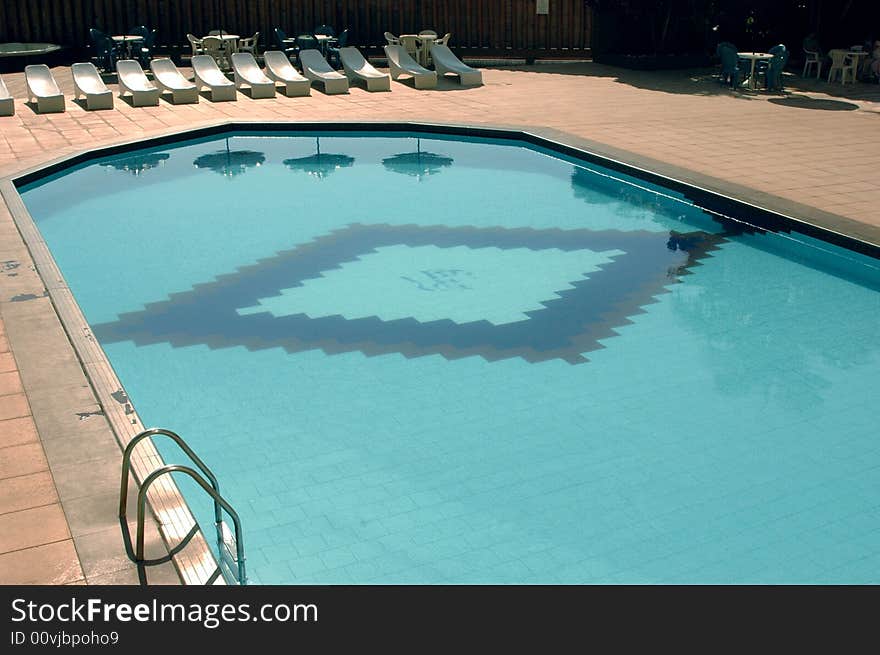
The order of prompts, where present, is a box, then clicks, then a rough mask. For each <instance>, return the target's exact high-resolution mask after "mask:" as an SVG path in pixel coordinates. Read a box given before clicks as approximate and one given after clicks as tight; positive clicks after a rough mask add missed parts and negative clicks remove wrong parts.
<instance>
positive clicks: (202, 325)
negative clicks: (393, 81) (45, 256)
mask: <svg viewBox="0 0 880 655" xmlns="http://www.w3.org/2000/svg"><path fill="white" fill-rule="evenodd" d="M22 197H23V199H24V201H25V203H26V205H27V207H28V210H29V212H30V213H31V215H32V216H33V218H34V220H35V221H36V223H37V225H38V227H39V229H40V232H41V233H42V235H43V237H44V238H45V240H46V241H47V243H48V244H49V246H50V248H51V250H52V253H53V255H54V257H55V260H56V261H57V263H58V265H59V267H60V269H61V271H62V272H63V274H64V276H65V278H66V280H67V283H68V284H69V286H70V288H71V289H72V290H73V292H74V294H75V296H76V299H77V301H78V303H79V305H80V307H81V308H82V310H83V312H84V314H85V316H86V318H87V319H88V321H89V323H90V324H91V326H92V328H93V332H94V334H95V335H96V336H97V337H98V339H99V341H100V343H101V345H102V346H103V348H104V350H105V352H106V353H107V356H108V357H109V359H110V362H111V363H112V365H113V367H114V369H115V370H116V372H117V374H118V375H119V377H120V379H121V380H122V381H123V383H124V384H125V390H126V392H127V394H128V397H129V398H131V400H132V402H133V403H134V406H135V407H136V408H137V411H138V412H139V414H140V416H141V417H142V419H143V420H144V422H145V423H147V424H151V425H162V426H166V427H169V428H171V429H174V430H176V431H178V432H180V433H181V434H182V435H184V436H185V437H186V438H187V440H188V441H189V442H190V443H191V444H192V445H193V446H194V448H195V450H196V451H197V452H198V453H199V454H200V455H201V456H202V458H203V459H204V460H205V461H206V462H207V463H208V464H209V465H210V466H211V467H212V468H213V469H214V471H215V472H216V473H217V474H218V477H219V478H220V480H221V483H222V485H223V488H224V495H226V496H227V497H228V498H229V499H230V501H231V502H232V503H233V504H234V505H235V506H236V508H237V509H238V510H239V513H240V514H241V517H242V522H243V525H244V529H245V543H246V547H247V556H248V567H249V572H250V576H251V579H252V581H253V582H262V583H278V584H285V583H331V584H332V583H371V582H387V583H396V582H400V583H438V582H454V583H460V582H472V583H494V582H497V583H509V582H513V583H542V582H548V583H552V582H562V583H585V582H598V583H607V582H629V583H642V582H661V583H681V582H684V583H689V582H721V583H748V582H791V583H801V582H805V583H822V582H829V583H832V582H858V583H863V582H878V581H880V574H878V571H880V566H878V565H880V521H878V519H880V495H878V493H877V491H876V489H877V488H878V484H877V483H878V471H880V443H878V440H877V437H876V429H875V420H874V419H873V416H872V409H873V405H874V403H872V402H871V401H872V400H873V398H874V397H875V396H876V393H875V392H873V391H872V389H873V387H872V385H873V383H874V381H875V380H876V379H877V374H878V372H880V346H878V344H880V339H878V337H880V293H878V290H880V272H878V267H877V261H876V260H873V259H871V258H868V257H865V256H862V255H857V254H855V253H852V252H850V251H845V250H842V249H839V248H836V247H834V246H831V245H828V244H826V243H823V242H819V241H815V240H812V239H809V238H807V237H804V236H798V235H790V234H777V233H763V232H762V231H760V230H749V229H744V228H743V227H742V226H737V225H736V224H734V223H732V222H729V221H725V222H720V221H718V220H715V219H714V218H713V216H712V215H710V214H708V213H707V212H704V211H703V210H701V209H700V208H698V207H696V206H694V205H693V203H691V202H690V201H689V200H688V199H687V198H686V197H685V196H684V195H681V194H679V193H676V192H672V191H669V190H665V189H662V188H660V187H656V186H654V185H652V184H649V183H646V182H644V181H640V180H638V179H635V178H630V177H627V176H626V175H623V174H620V173H615V172H613V171H611V170H609V169H605V168H602V167H600V166H597V165H594V164H586V163H584V162H582V161H580V160H575V159H569V158H566V157H564V156H562V155H559V154H555V153H552V152H550V151H545V150H542V149H540V148H536V147H527V146H524V145H518V144H515V143H512V142H505V141H492V140H480V139H465V138H448V137H441V136H438V135H381V134H348V133H334V132H326V133H322V134H307V135H306V134H302V135H290V134H283V135H282V134H271V133H259V134H258V133H249V134H232V135H229V136H223V137H211V138H203V139H198V140H193V141H188V142H181V143H177V144H170V145H164V146H159V147H151V148H148V149H145V150H141V151H135V152H128V153H123V154H118V155H114V156H112V157H105V158H102V159H99V160H95V161H93V162H91V163H89V164H87V165H82V166H78V167H76V168H74V169H72V170H70V171H66V172H65V173H64V174H61V175H55V176H52V177H50V178H46V179H45V180H43V181H41V182H39V183H35V184H33V185H31V186H30V187H27V188H25V189H23V190H22ZM159 447H160V450H161V449H162V448H163V446H162V444H159ZM181 486H182V487H183V489H184V493H185V495H186V496H187V499H188V500H189V502H190V504H191V505H192V507H193V510H194V512H195V513H196V514H197V516H199V517H200V522H201V523H202V525H206V526H207V525H209V524H210V522H211V521H210V509H209V507H208V506H207V503H206V502H205V501H204V499H203V498H201V497H200V496H198V495H194V494H191V493H188V492H187V485H186V484H185V483H181Z"/></svg>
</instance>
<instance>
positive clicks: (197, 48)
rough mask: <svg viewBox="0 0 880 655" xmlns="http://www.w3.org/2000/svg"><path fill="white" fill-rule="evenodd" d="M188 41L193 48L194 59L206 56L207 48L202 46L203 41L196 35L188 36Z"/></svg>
mask: <svg viewBox="0 0 880 655" xmlns="http://www.w3.org/2000/svg"><path fill="white" fill-rule="evenodd" d="M186 40H187V41H189V45H190V47H191V48H192V56H193V57H195V56H196V55H203V54H205V47H204V46H203V45H202V40H201V39H200V38H198V37H197V36H196V35H195V34H187V35H186Z"/></svg>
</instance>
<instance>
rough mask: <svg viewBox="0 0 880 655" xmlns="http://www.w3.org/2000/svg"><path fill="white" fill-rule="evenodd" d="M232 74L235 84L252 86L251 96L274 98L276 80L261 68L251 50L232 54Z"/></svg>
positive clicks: (240, 86)
mask: <svg viewBox="0 0 880 655" xmlns="http://www.w3.org/2000/svg"><path fill="white" fill-rule="evenodd" d="M232 75H233V77H235V86H236V88H238V89H241V88H242V87H243V86H249V87H250V88H251V98H274V97H275V82H274V80H271V79H269V78H268V77H266V75H265V74H264V73H263V71H262V70H260V66H259V65H258V64H257V60H256V59H254V56H253V55H252V54H251V53H249V52H236V53H233V55H232Z"/></svg>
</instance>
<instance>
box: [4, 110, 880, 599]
mask: <svg viewBox="0 0 880 655" xmlns="http://www.w3.org/2000/svg"><path fill="white" fill-rule="evenodd" d="M258 132H259V133H265V132H276V133H278V132H290V133H314V132H335V133H340V132H343V133H344V132H352V133H354V132H361V133H365V132H366V133H379V134H381V133H387V134H426V135H443V136H453V137H455V136H461V137H470V138H484V139H492V140H498V141H506V142H510V144H511V145H515V144H516V145H530V146H533V147H537V148H541V149H544V150H546V151H549V152H552V153H556V154H559V155H562V156H565V157H568V158H570V159H573V160H575V161H580V162H583V163H585V164H594V165H599V166H603V167H605V168H607V169H610V170H613V171H615V172H617V173H621V174H625V175H628V176H631V177H633V178H636V179H639V180H642V181H644V182H647V183H650V184H654V185H657V186H660V187H663V188H666V189H669V190H671V191H675V192H678V193H681V194H682V195H684V196H685V197H686V198H687V199H688V200H690V201H691V202H693V203H694V204H695V205H697V206H698V207H699V208H700V209H702V210H704V211H706V212H708V213H709V214H713V215H715V216H716V217H718V218H719V219H720V222H725V221H732V222H734V223H736V224H739V225H741V226H743V227H744V228H746V229H747V230H751V231H762V232H768V231H769V232H797V233H800V234H803V235H806V236H808V237H811V238H814V239H817V240H820V241H824V242H826V243H830V244H833V245H835V246H839V247H841V248H845V249H847V250H851V251H854V252H857V253H860V254H863V255H867V256H869V257H872V258H876V259H880V229H878V228H875V227H873V226H870V225H867V224H863V223H859V222H858V221H855V220H852V219H846V218H844V217H840V216H836V215H834V214H829V213H827V212H823V211H821V210H817V209H815V208H810V207H808V206H798V205H797V203H795V202H792V201H786V200H784V199H780V198H777V197H775V196H771V195H768V194H766V193H763V192H760V191H757V190H752V189H749V188H747V187H737V185H735V184H733V183H725V182H724V181H723V180H718V179H717V178H711V177H709V176H703V175H701V174H699V173H696V172H693V171H689V170H687V169H683V168H678V167H675V166H672V165H669V164H665V163H664V162H661V161H656V160H650V159H648V158H646V157H640V156H638V155H636V154H634V153H629V152H626V151H620V150H617V151H613V152H611V151H612V150H613V149H610V148H609V147H607V146H604V145H603V144H601V143H598V142H590V141H586V140H584V139H581V138H578V137H574V136H572V135H570V134H567V133H565V132H561V131H556V130H552V129H549V128H520V127H504V126H487V125H455V124H435V123H425V122H406V121H404V122H399V121H395V122H371V121H357V122H341V121H323V122H322V121H318V122H306V123H298V122H289V121H281V122H265V121H258V122H257V121H255V122H248V121H222V122H219V123H214V124H212V125H209V126H202V127H197V128H188V129H183V130H175V131H169V132H166V133H163V134H161V135H157V136H151V137H142V138H137V139H130V140H125V141H120V142H118V143H114V144H111V145H107V146H101V147H97V148H94V149H89V150H84V151H81V152H78V153H74V154H70V155H65V156H62V157H58V158H56V159H53V160H47V161H45V162H43V163H41V164H38V165H34V166H31V167H29V168H24V169H22V170H20V171H19V172H17V173H14V174H11V175H8V176H5V177H3V178H0V196H2V197H3V199H4V200H5V202H6V204H7V206H8V208H9V210H10V213H11V215H12V218H13V221H14V223H15V225H16V226H17V228H18V230H19V232H20V233H21V236H22V239H23V241H24V244H25V246H26V247H27V249H28V251H29V253H30V256H31V259H32V260H33V262H34V264H35V268H36V270H37V271H38V273H39V275H40V277H41V280H42V283H43V285H44V286H45V287H46V289H47V292H48V295H49V296H50V298H51V300H52V306H53V308H54V311H55V312H56V313H57V315H58V316H59V318H60V319H61V323H62V325H63V326H64V329H65V330H66V331H67V334H68V336H69V339H70V342H71V344H72V346H73V349H74V351H75V352H76V355H77V357H78V358H79V361H80V364H81V365H82V368H83V370H84V372H85V374H86V377H87V379H88V380H89V383H90V384H91V386H92V390H93V392H94V394H95V396H96V398H97V401H98V403H100V406H101V407H102V409H103V410H104V414H105V416H106V418H107V421H108V423H109V424H110V427H111V429H112V431H113V432H114V434H115V435H116V438H117V442H118V444H119V445H120V449H121V448H124V446H125V445H126V444H127V443H128V441H130V439H131V438H132V437H134V436H135V434H137V433H139V432H141V431H142V430H144V429H146V427H147V426H144V425H143V423H142V422H141V421H140V418H139V416H138V415H137V412H136V410H135V408H134V407H133V406H132V405H131V403H129V402H128V401H127V398H126V397H125V394H124V387H123V385H122V383H121V381H120V380H119V379H118V377H117V376H116V374H115V372H114V370H113V368H112V366H111V365H110V362H109V360H108V359H107V357H106V355H105V354H104V351H103V349H102V348H101V346H100V345H99V344H98V342H97V340H96V339H95V338H94V336H93V335H92V332H91V328H90V326H89V325H88V323H87V322H86V321H85V318H84V316H83V315H82V312H81V310H80V309H79V306H78V305H77V303H76V300H75V299H74V298H73V295H72V294H71V292H70V290H69V288H68V287H67V284H66V281H65V280H64V277H63V275H62V274H61V272H60V270H59V269H58V267H57V264H56V263H55V261H54V259H53V257H52V255H51V252H50V251H49V249H48V247H47V245H46V244H45V242H44V241H43V239H42V237H41V235H40V234H39V231H38V230H37V228H36V225H35V224H34V222H33V219H32V218H31V216H30V214H29V213H28V211H27V209H26V207H25V205H24V202H23V201H22V199H21V196H20V195H19V193H18V189H20V188H21V187H23V186H25V185H28V184H31V183H33V182H37V181H39V180H41V179H44V178H46V177H48V176H51V175H54V174H56V173H59V172H61V171H63V170H65V169H67V168H70V167H72V166H76V165H79V164H83V163H87V162H89V161H91V160H94V159H97V158H100V157H107V156H113V155H118V154H122V153H126V152H130V151H132V150H138V149H142V148H149V147H156V146H164V145H171V144H176V143H180V142H183V141H188V140H192V139H199V138H206V137H214V136H221V135H224V134H229V133H236V134H248V133H258ZM600 153H601V154H600ZM622 159H627V160H630V161H636V162H638V165H636V164H632V163H626V162H624V161H621V160H622ZM650 168H655V169H660V170H664V171H665V173H658V172H654V171H652V170H650ZM679 177H683V178H696V179H697V180H698V181H705V185H706V186H712V185H715V186H722V187H724V188H725V191H726V192H728V193H733V194H739V195H754V196H759V197H765V198H767V199H770V200H775V201H777V202H770V203H768V204H777V205H780V204H781V205H782V206H783V207H785V208H786V210H787V211H789V212H790V213H792V214H803V213H806V214H808V215H811V219H812V220H804V219H800V218H795V217H794V216H791V215H788V214H787V213H782V212H780V211H776V210H771V209H767V208H764V207H761V206H759V205H757V204H754V203H752V202H749V201H746V200H741V199H737V198H734V197H731V196H730V195H726V194H725V193H722V192H719V191H712V190H709V189H706V188H704V186H700V185H699V184H695V183H688V182H685V181H682V180H681V179H678V178H679ZM800 208H802V209H803V210H804V211H803V212H801V211H798V210H799V209H800ZM817 217H818V219H819V220H816V219H817ZM822 222H824V223H826V224H827V225H826V226H823V225H820V224H819V223H822ZM829 226H830V227H829ZM860 229H861V230H866V231H867V232H868V233H869V234H870V237H869V238H868V239H863V238H859V237H857V236H854V235H853V234H852V232H856V233H857V232H859V231H860ZM875 234H876V236H875ZM874 241H876V242H874ZM120 392H121V393H120ZM120 397H121V398H125V400H126V402H124V403H123V402H120V401H119V398H120ZM169 427H172V428H173V426H169ZM183 436H184V437H185V436H186V435H183ZM145 445H148V446H149V449H148V452H146V453H144V455H143V457H141V458H139V459H138V458H134V459H135V460H136V461H134V462H133V464H134V466H133V469H134V472H135V476H136V478H137V479H138V480H139V481H140V480H143V479H144V477H145V475H146V474H147V473H149V471H152V470H155V469H156V468H158V466H161V465H162V464H164V463H165V462H164V460H163V459H162V458H161V456H160V455H159V454H158V451H156V450H155V446H153V445H152V443H150V440H149V439H148V440H146V441H145ZM159 492H160V493H159V495H158V497H157V498H155V499H152V498H151V503H150V504H151V509H152V512H153V514H154V516H156V517H157V519H159V522H160V525H161V526H162V528H163V529H162V536H163V538H164V539H165V542H166V545H167V546H168V547H169V548H171V547H172V546H173V545H174V544H175V543H176V542H177V541H178V539H179V538H180V536H181V535H183V534H185V533H186V532H187V531H188V530H189V528H190V525H191V523H189V524H188V523H187V522H188V521H192V520H193V519H192V514H191V512H190V511H189V507H188V505H187V503H186V500H185V499H184V498H183V497H182V495H181V494H180V492H179V490H177V488H176V486H175V485H174V484H173V482H172V481H170V479H169V481H168V484H167V485H166V486H165V487H164V488H162V489H160V490H159ZM187 551H190V552H188V553H187V554H186V555H185V556H183V557H181V555H178V557H177V558H175V565H176V567H177V569H178V572H179V573H180V576H181V578H182V580H183V582H184V584H199V583H201V582H203V581H204V580H205V579H206V577H207V574H209V572H210V570H212V569H213V565H214V564H213V563H214V562H215V560H214V557H213V555H212V554H211V551H210V548H209V547H208V544H207V541H206V539H205V538H204V537H201V538H200V539H198V540H196V541H195V542H194V543H193V544H192V545H191V546H190V547H189V548H188V549H187ZM184 552H186V551H184Z"/></svg>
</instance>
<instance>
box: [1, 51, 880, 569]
mask: <svg viewBox="0 0 880 655" xmlns="http://www.w3.org/2000/svg"><path fill="white" fill-rule="evenodd" d="M184 70H185V72H189V71H186V69H184ZM53 72H54V75H55V77H56V79H57V80H58V81H59V83H60V84H61V86H62V89H63V91H64V93H65V94H66V101H67V110H66V112H64V113H61V114H37V113H35V112H34V110H33V109H32V108H31V107H30V106H29V105H27V104H25V102H24V98H25V95H26V92H25V88H24V87H25V85H24V79H23V75H22V74H21V73H17V74H5V75H4V76H3V78H4V80H5V82H6V84H7V86H8V87H9V90H10V91H11V92H12V94H13V95H14V96H15V98H16V102H15V115H14V116H12V117H2V118H0V182H3V181H4V180H9V179H11V178H14V177H16V176H17V175H19V174H20V173H21V172H23V171H26V170H30V169H33V168H36V167H39V166H40V165H43V164H45V163H47V162H50V161H53V160H56V159H58V158H59V157H64V156H67V155H73V154H77V153H80V152H84V151H87V150H90V149H93V148H96V147H101V146H107V145H113V144H116V143H123V142H129V141H132V140H138V139H141V138H147V137H155V136H161V135H165V134H170V133H176V132H180V131H183V130H187V129H194V128H200V127H208V126H213V125H218V124H223V123H228V122H260V123H265V122H275V121H279V122H285V123H297V122H348V121H351V122H392V121H393V122H397V121H400V122H418V123H450V124H456V125H461V124H467V125H478V126H482V125H489V126H501V127H508V128H511V129H520V130H525V131H528V132H533V133H536V134H539V135H541V136H545V137H548V138H551V139H554V140H559V141H562V142H564V143H567V144H570V145H572V146H575V147H579V148H582V149H584V150H588V151H591V152H594V153H596V154H599V155H604V156H607V157H611V158H613V159H616V160H619V161H622V162H624V163H628V164H632V165H635V166H637V167H640V168H644V169H648V170H650V171H653V172H656V173H660V174H662V175H666V176H669V177H672V178H674V179H677V180H680V181H682V182H686V183H690V184H694V185H697V186H700V187H703V188H705V189H708V190H710V191H714V192H717V193H721V194H724V195H728V196H731V197H734V198H737V199H739V200H743V201H746V202H749V203H752V204H755V205H758V206H760V207H764V208H767V209H770V210H774V211H778V212H780V213H783V214H786V215H789V216H792V217H794V218H798V219H801V220H805V221H807V222H810V223H814V224H816V225H819V226H822V227H825V228H829V229H832V230H835V231H839V232H842V233H845V234H847V235H849V236H853V237H856V238H859V239H862V240H865V241H868V242H871V243H873V244H880V212H878V210H877V208H878V207H880V182H878V175H877V164H878V161H880V85H877V84H873V85H869V84H854V85H847V86H841V85H838V84H835V85H829V84H824V83H822V82H821V81H816V80H801V79H800V78H797V77H793V76H787V77H786V84H787V90H786V93H785V94H772V95H771V94H764V93H757V94H748V93H740V92H733V91H731V90H729V89H726V88H724V87H722V86H720V85H719V84H718V83H717V81H716V80H715V79H714V78H713V77H712V74H711V71H708V70H699V71H672V72H634V71H626V70H623V69H616V68H611V67H607V66H601V65H598V64H592V63H576V64H552V65H548V64H544V65H538V66H528V67H526V66H523V67H517V68H487V69H483V79H484V82H485V84H484V86H482V87H478V88H461V87H460V86H458V85H457V84H455V83H453V82H451V81H449V80H443V81H442V82H441V84H440V86H439V87H438V89H436V90H430V91H419V90H416V89H414V88H413V87H412V86H410V85H407V84H400V83H396V82H395V83H393V84H392V92H391V93H368V92H367V91H366V90H364V89H363V88H359V87H353V88H352V89H351V92H350V93H349V94H345V95H334V96H328V95H325V94H323V93H322V92H321V91H320V90H318V89H313V90H312V95H311V97H304V98H287V97H284V96H282V95H279V96H277V97H276V98H275V99H265V100H253V99H251V98H250V97H248V96H247V95H245V94H242V93H239V94H238V100H237V101H236V102H222V103H213V102H210V101H209V100H208V99H207V98H206V97H205V96H203V97H202V98H201V99H200V102H199V103H198V104H195V105H176V106H175V105H172V104H170V103H168V102H166V101H165V100H161V101H160V104H159V106H158V107H132V106H131V105H130V104H129V103H128V102H127V101H125V100H121V99H120V98H118V97H117V98H116V106H115V108H114V109H112V110H106V111H86V110H85V109H84V107H83V106H82V105H80V104H78V103H75V102H74V101H73V99H72V97H73V88H72V81H71V76H70V70H69V69H68V68H64V67H61V68H56V69H54V70H53ZM110 87H111V89H113V90H114V92H115V91H116V85H115V84H110ZM7 201H8V197H7V198H6V199H4V200H3V201H2V202H0V584H30V583H36V584H88V583H99V584H100V583H103V584H113V583H119V584H134V583H137V582H138V575H137V571H136V570H135V568H134V566H133V565H132V564H131V563H130V562H129V561H128V559H127V558H126V556H125V552H124V549H123V545H122V540H121V537H120V529H119V524H118V522H117V519H116V511H117V507H116V504H117V503H118V493H119V489H118V486H119V470H120V460H121V454H120V449H119V446H118V443H117V439H116V438H115V436H114V433H113V431H112V430H111V428H110V425H109V423H108V420H107V416H106V409H107V408H104V407H102V406H101V404H100V403H99V402H98V400H97V398H96V396H95V393H94V390H93V388H92V384H91V383H90V379H89V377H88V375H87V374H86V371H85V370H84V365H83V363H82V362H81V361H80V360H79V359H78V358H77V355H76V353H75V352H74V350H73V348H72V347H71V338H73V337H72V336H71V335H69V334H68V333H67V332H65V328H64V326H62V324H61V322H60V321H59V319H58V315H57V313H56V306H55V305H53V302H52V299H51V298H50V297H49V295H48V293H47V286H48V285H49V284H51V281H45V280H42V279H41V278H40V276H39V275H38V274H37V272H36V269H35V267H34V258H33V257H32V255H33V253H31V252H29V251H28V248H27V247H26V246H25V243H24V241H23V240H22V237H21V235H20V234H19V230H18V227H17V226H16V224H15V223H14V221H13V218H12V211H11V208H10V206H9V204H8V203H7ZM169 427H173V426H169ZM133 496H134V494H132V493H130V494H129V497H130V499H131V498H133ZM129 514H130V515H131V514H132V512H131V511H130V512H129ZM148 541H149V544H148V545H149V550H148V555H150V553H153V554H152V555H151V556H156V554H160V553H161V552H162V548H163V545H162V542H161V539H160V537H159V534H158V531H157V530H155V529H152V530H151V532H150V538H149V540H148ZM148 579H149V582H150V583H162V582H166V583H174V582H177V580H178V578H177V574H176V572H175V570H174V569H173V568H172V567H171V566H170V565H165V566H164V568H159V569H157V570H154V571H151V572H150V573H149V575H148Z"/></svg>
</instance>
